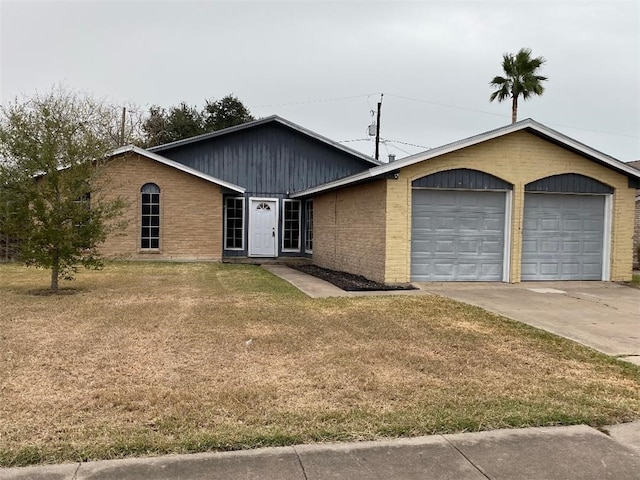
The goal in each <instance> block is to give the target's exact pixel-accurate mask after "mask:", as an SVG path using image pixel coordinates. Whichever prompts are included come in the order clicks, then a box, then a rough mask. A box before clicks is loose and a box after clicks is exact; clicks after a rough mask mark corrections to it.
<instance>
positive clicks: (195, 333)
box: [0, 262, 640, 467]
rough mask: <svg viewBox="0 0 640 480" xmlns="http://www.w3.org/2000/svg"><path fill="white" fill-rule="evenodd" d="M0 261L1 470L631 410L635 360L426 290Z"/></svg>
mask: <svg viewBox="0 0 640 480" xmlns="http://www.w3.org/2000/svg"><path fill="white" fill-rule="evenodd" d="M46 286H47V272H44V271H39V270H33V269H25V268H23V267H20V266H18V265H13V264H2V265H0V298H2V308H1V309H0V465H1V466H5V467H8V466H22V465H29V464H35V463H58V462H65V461H78V460H97V459H108V458H122V457H128V456H142V455H159V454H166V453H190V452H202V451H211V450H231V449H247V448H257V447H263V446H278V445H290V444H297V443H310V442H323V441H335V440H372V439H378V438H388V437H397V436H415V435H425V434H435V433H452V432H463V431H477V430H488V429H496V428H505V427H524V426H540V425H569V424H578V423H585V424H588V425H592V426H599V425H606V424H612V423H618V422H624V421H630V420H633V419H637V418H640V368H638V367H637V366H634V365H631V364H627V363H625V362H621V361H617V360H615V359H612V358H610V357H607V356H605V355H603V354H600V353H598V352H595V351H593V350H590V349H588V348H585V347H582V346H580V345H578V344H576V343H573V342H571V341H568V340H566V339H563V338H560V337H556V336H554V335H551V334H548V333H546V332H543V331H540V330H536V329H534V328H531V327H528V326H526V325H523V324H520V323H517V322H513V321H511V320H508V319H505V318H503V317H500V316H497V315H494V314H491V313H488V312H486V311H484V310H482V309H479V308H476V307H472V306H469V305H465V304H462V303H458V302H455V301H452V300H448V299H445V298H441V297H437V296H402V297H398V296H396V297H391V296H379V297H358V298H334V299H310V298H308V297H306V296H305V295H304V294H302V293H301V292H299V291H297V290H296V289H295V288H293V287H292V286H290V285H289V284H287V283H286V282H284V281H283V280H281V279H279V278H277V277H275V276H273V275H271V274H270V273H269V272H267V271H265V270H264V269H261V268H259V267H255V266H243V265H224V264H211V263H146V262H145V263H142V262H137V263H136V262H130V263H127V262H122V263H112V264H109V265H108V266H107V268H106V269H105V270H104V271H102V272H81V274H80V275H79V276H78V279H77V280H76V281H75V282H72V283H68V284H66V285H65V287H66V288H67V290H63V292H62V293H63V294H61V295H56V296H48V295H43V294H41V292H42V290H44V289H45V288H46Z"/></svg>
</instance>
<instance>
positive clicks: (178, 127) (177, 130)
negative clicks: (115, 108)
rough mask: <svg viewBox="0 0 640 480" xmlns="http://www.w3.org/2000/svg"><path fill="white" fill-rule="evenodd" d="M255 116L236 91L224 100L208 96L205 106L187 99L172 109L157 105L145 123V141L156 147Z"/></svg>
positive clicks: (150, 109)
mask: <svg viewBox="0 0 640 480" xmlns="http://www.w3.org/2000/svg"><path fill="white" fill-rule="evenodd" d="M251 120H254V118H253V116H252V115H251V113H250V112H249V110H248V109H247V107H245V106H244V104H243V103H242V102H241V101H240V100H239V99H238V98H237V97H235V96H233V95H227V96H226V97H223V98H221V99H220V100H205V106H204V108H203V109H202V110H198V109H197V108H196V107H191V106H189V105H187V103H185V102H181V103H180V104H179V105H177V106H174V107H171V108H169V110H166V109H165V108H163V107H160V106H158V105H153V106H152V107H151V108H149V115H148V117H147V118H146V119H145V120H144V122H143V123H142V131H143V136H144V141H143V144H144V145H145V146H146V147H155V146H156V145H162V144H165V143H170V142H175V141H178V140H182V139H184V138H190V137H195V136H196V135H201V134H203V133H209V132H214V131H216V130H221V129H223V128H227V127H232V126H234V125H239V124H241V123H245V122H249V121H251Z"/></svg>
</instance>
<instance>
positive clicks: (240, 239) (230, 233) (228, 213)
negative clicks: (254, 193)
mask: <svg viewBox="0 0 640 480" xmlns="http://www.w3.org/2000/svg"><path fill="white" fill-rule="evenodd" d="M224 249H225V250H242V249H244V197H226V198H225V200H224Z"/></svg>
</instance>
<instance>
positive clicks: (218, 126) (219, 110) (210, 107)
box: [203, 95, 255, 132]
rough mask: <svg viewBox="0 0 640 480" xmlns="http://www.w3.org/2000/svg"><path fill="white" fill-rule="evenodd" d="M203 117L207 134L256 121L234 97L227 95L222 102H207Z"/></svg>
mask: <svg viewBox="0 0 640 480" xmlns="http://www.w3.org/2000/svg"><path fill="white" fill-rule="evenodd" d="M203 115H204V128H205V130H206V131H207V132H214V131H216V130H222V129H223V128H229V127H234V126H236V125H240V124H242V123H246V122H250V121H252V120H255V118H253V115H251V112H250V111H249V109H248V108H247V107H245V106H244V104H243V103H242V102H241V101H240V100H239V99H238V97H236V96H234V95H227V96H225V97H222V98H221V99H220V100H206V101H205V106H204V112H203Z"/></svg>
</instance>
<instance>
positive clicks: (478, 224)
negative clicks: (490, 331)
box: [411, 169, 513, 282]
mask: <svg viewBox="0 0 640 480" xmlns="http://www.w3.org/2000/svg"><path fill="white" fill-rule="evenodd" d="M411 186H412V193H411V198H412V207H411V281H415V282H442V281H465V282H468V281H507V280H508V260H507V259H508V255H507V251H508V242H507V237H508V235H509V222H507V221H506V219H507V218H508V217H509V216H510V215H509V210H510V199H511V191H512V189H513V186H512V185H511V184H510V183H508V182H505V181H504V180H502V179H500V178H498V177H495V176H493V175H490V174H488V173H484V172H481V171H478V170H470V169H453V170H446V171H442V172H437V173H434V174H431V175H427V176H425V177H422V178H418V179H416V180H414V181H413V182H412V184H411Z"/></svg>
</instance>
